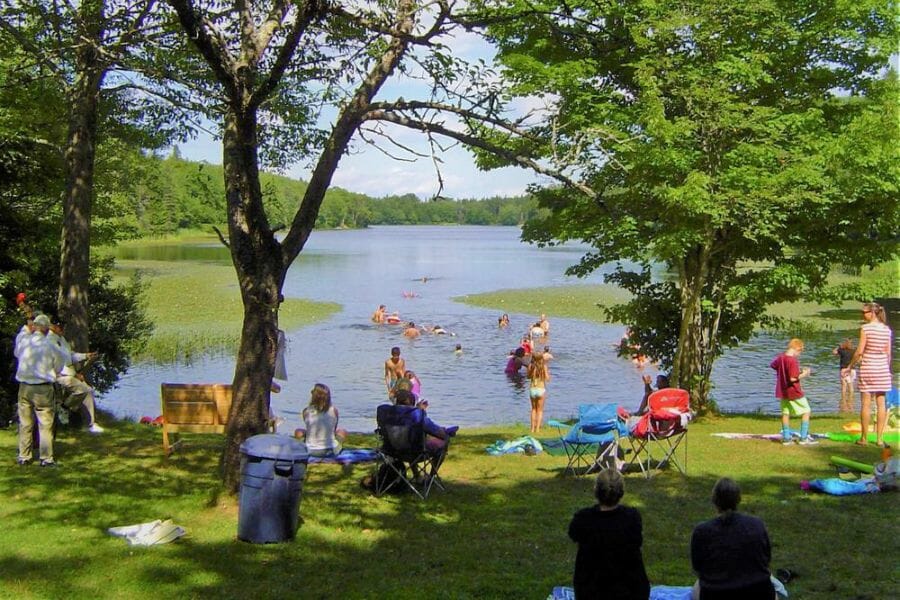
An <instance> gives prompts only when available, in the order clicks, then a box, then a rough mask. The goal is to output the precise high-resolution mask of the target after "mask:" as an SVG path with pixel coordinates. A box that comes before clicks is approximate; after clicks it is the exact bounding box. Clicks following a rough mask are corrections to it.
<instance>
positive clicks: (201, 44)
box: [166, 0, 240, 108]
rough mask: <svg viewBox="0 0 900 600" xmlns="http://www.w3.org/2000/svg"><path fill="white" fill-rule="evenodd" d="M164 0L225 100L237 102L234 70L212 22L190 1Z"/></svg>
mask: <svg viewBox="0 0 900 600" xmlns="http://www.w3.org/2000/svg"><path fill="white" fill-rule="evenodd" d="M166 1H167V2H168V3H169V5H170V6H171V7H172V8H173V9H175V12H176V13H178V20H179V21H180V22H181V26H182V27H183V28H184V30H185V32H186V33H187V34H188V37H189V38H190V39H191V42H193V44H194V46H195V47H196V48H197V50H199V51H200V54H201V55H202V56H203V58H204V59H205V60H206V62H207V64H209V66H210V68H211V69H212V71H213V73H214V74H215V76H216V79H218V80H219V82H220V83H221V84H222V85H223V86H224V87H225V91H226V94H227V96H228V98H229V99H230V100H231V101H232V102H234V101H237V100H239V98H240V94H239V91H238V89H239V88H238V79H237V76H238V75H237V68H236V66H235V64H234V61H233V60H232V58H231V55H230V54H229V53H228V45H227V44H226V43H225V40H224V39H223V38H222V36H221V34H219V32H218V30H217V29H216V28H215V26H214V25H213V24H212V23H209V22H208V21H207V20H206V19H204V18H203V17H202V16H201V14H200V12H199V11H198V10H197V9H196V8H195V7H194V3H193V1H192V0H166ZM237 108H240V107H237Z"/></svg>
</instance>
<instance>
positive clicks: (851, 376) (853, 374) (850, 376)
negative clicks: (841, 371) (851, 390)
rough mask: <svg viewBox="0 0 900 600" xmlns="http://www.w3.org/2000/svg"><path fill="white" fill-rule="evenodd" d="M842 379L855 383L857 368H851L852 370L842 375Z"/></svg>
mask: <svg viewBox="0 0 900 600" xmlns="http://www.w3.org/2000/svg"><path fill="white" fill-rule="evenodd" d="M841 381H846V382H847V383H853V382H854V381H856V369H850V372H849V373H847V374H846V375H841Z"/></svg>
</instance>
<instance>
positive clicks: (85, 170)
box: [57, 0, 106, 352]
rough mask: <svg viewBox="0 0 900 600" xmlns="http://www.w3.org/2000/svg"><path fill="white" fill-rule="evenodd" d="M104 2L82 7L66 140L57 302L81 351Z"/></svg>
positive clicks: (86, 327) (86, 324)
mask: <svg viewBox="0 0 900 600" xmlns="http://www.w3.org/2000/svg"><path fill="white" fill-rule="evenodd" d="M103 23H104V2H103V1H102V0H86V1H85V2H83V3H82V4H81V6H80V8H79V27H78V34H79V37H80V43H79V45H78V48H77V50H76V51H75V61H74V62H75V65H74V69H75V81H74V83H73V84H72V86H71V87H70V88H69V132H68V138H67V140H66V155H65V163H66V189H65V196H64V197H63V222H62V233H61V241H60V261H59V262H60V267H59V294H58V298H57V307H58V310H59V315H60V317H61V318H62V319H63V320H65V321H66V337H67V338H68V339H69V341H70V342H71V343H72V347H73V348H74V349H75V350H77V351H82V352H84V351H87V350H88V338H89V333H90V321H89V318H90V300H89V298H88V287H89V285H90V277H91V273H90V267H91V206H92V204H93V199H94V157H95V152H96V143H97V140H96V138H97V113H98V110H99V102H100V87H101V85H102V84H103V78H104V77H105V76H106V66H105V64H104V62H103V61H102V58H101V56H100V44H101V42H100V40H101V38H102V37H103V31H104V25H103Z"/></svg>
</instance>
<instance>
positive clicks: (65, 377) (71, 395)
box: [47, 320, 103, 433]
mask: <svg viewBox="0 0 900 600" xmlns="http://www.w3.org/2000/svg"><path fill="white" fill-rule="evenodd" d="M47 338H48V339H50V340H52V341H53V343H55V344H56V345H57V346H59V348H60V350H62V351H63V354H64V355H65V356H66V358H65V362H64V365H63V367H62V369H61V370H60V372H59V375H58V376H57V378H56V383H58V384H59V385H60V387H61V388H62V398H60V401H61V402H62V403H63V404H64V405H65V406H66V408H68V409H69V410H73V411H74V410H78V409H79V408H80V407H81V406H82V405H84V407H85V408H86V409H87V411H88V417H89V418H90V420H91V421H90V423H89V424H88V431H90V432H91V433H103V428H102V427H100V426H99V425H97V416H96V408H95V404H94V388H92V387H91V386H89V385H88V384H87V383H86V382H85V381H84V377H83V376H82V375H81V374H80V373H78V370H77V369H76V368H75V363H79V362H82V361H85V360H88V359H92V358H94V357H96V356H97V353H96V352H73V351H72V346H71V345H70V344H69V340H67V339H66V337H65V334H64V332H63V324H62V322H60V321H58V320H57V321H56V322H55V323H52V324H51V325H50V333H49V334H47Z"/></svg>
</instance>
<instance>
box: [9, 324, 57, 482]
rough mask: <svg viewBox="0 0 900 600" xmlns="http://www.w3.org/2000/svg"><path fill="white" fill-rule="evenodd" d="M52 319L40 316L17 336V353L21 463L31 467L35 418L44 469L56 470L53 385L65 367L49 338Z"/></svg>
mask: <svg viewBox="0 0 900 600" xmlns="http://www.w3.org/2000/svg"><path fill="white" fill-rule="evenodd" d="M49 331H50V318H49V317H47V315H37V316H35V317H34V321H33V322H29V323H27V324H26V325H25V326H24V327H22V330H21V331H19V334H18V335H17V336H16V346H15V351H14V354H15V356H16V358H17V359H18V360H19V364H18V368H17V369H16V381H18V382H19V396H18V411H19V456H18V458H17V462H18V463H19V464H20V465H22V466H25V465H28V464H30V463H31V461H32V453H33V450H34V417H35V415H36V416H37V421H38V438H39V444H40V460H41V466H42V467H55V466H56V462H55V461H54V460H53V417H54V409H55V406H54V398H53V383H54V382H55V381H56V374H57V372H58V371H59V370H60V369H62V367H63V366H64V364H65V359H66V357H65V355H64V354H63V351H62V350H61V349H60V348H59V346H57V345H56V344H55V343H54V342H53V341H52V340H50V339H48V338H47V332H49Z"/></svg>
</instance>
